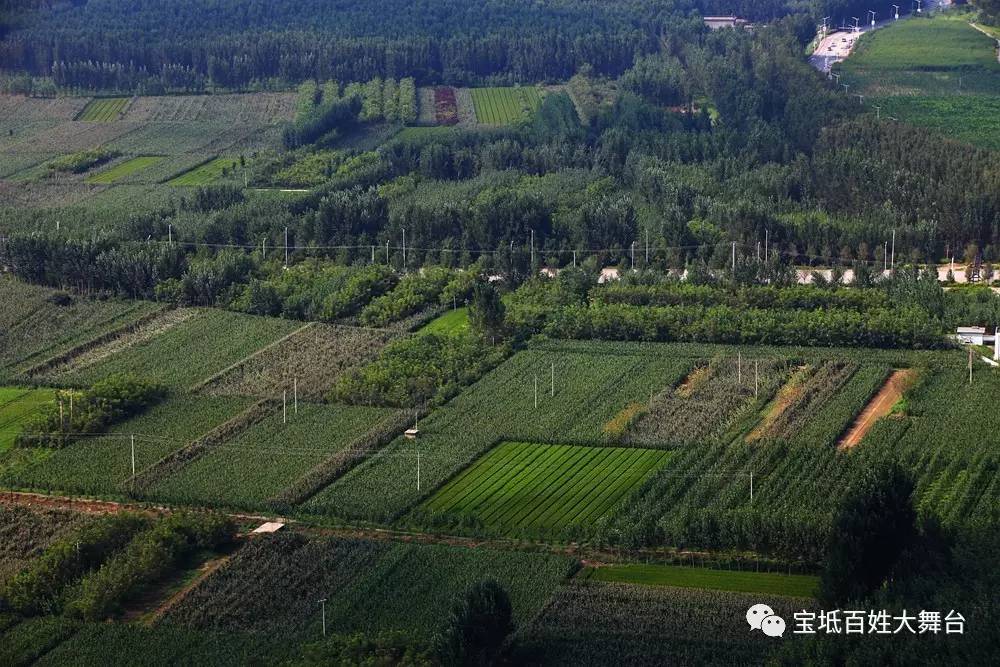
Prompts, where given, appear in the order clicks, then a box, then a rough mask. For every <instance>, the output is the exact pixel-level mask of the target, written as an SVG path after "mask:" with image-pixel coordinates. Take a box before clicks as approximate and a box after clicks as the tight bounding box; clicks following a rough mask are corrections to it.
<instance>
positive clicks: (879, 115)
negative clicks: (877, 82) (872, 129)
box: [875, 104, 882, 120]
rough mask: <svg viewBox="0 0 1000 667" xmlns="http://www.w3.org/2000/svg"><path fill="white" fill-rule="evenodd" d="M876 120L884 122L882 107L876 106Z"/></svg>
mask: <svg viewBox="0 0 1000 667" xmlns="http://www.w3.org/2000/svg"><path fill="white" fill-rule="evenodd" d="M875 120H882V107H880V106H878V105H877V104H876V105H875Z"/></svg>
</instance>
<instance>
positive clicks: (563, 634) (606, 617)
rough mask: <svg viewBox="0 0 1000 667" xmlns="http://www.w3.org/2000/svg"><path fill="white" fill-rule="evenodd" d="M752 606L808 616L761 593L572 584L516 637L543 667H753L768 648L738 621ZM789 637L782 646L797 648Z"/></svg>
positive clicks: (805, 605)
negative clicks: (718, 666)
mask: <svg viewBox="0 0 1000 667" xmlns="http://www.w3.org/2000/svg"><path fill="white" fill-rule="evenodd" d="M755 604H766V605H768V606H769V607H770V608H772V609H773V610H774V611H775V613H776V614H777V615H779V616H781V617H782V618H786V619H787V618H792V614H793V613H794V612H796V611H801V610H802V609H809V608H810V604H809V601H808V600H800V599H795V598H783V597H776V596H768V595H762V594H760V593H737V592H730V591H713V590H697V589H692V588H671V587H660V586H637V585H628V584H608V583H597V582H592V583H584V582H577V583H574V584H573V585H570V586H565V587H563V588H562V589H560V590H559V591H558V592H557V593H556V594H555V596H554V597H553V599H552V601H551V602H550V603H549V605H548V606H547V607H546V611H545V613H544V614H542V615H541V616H539V617H538V618H537V619H536V620H535V622H534V623H532V624H531V626H530V627H529V628H527V629H526V630H524V631H523V632H521V633H519V634H520V636H521V640H522V646H523V650H524V651H525V652H526V654H527V655H531V656H533V657H534V659H535V660H537V661H539V662H541V663H543V664H546V665H567V666H568V665H595V666H596V665H608V664H626V665H630V664H668V665H669V664H683V665H696V664H739V665H743V664H746V665H750V664H760V663H761V662H765V661H766V659H767V656H768V655H769V653H770V652H771V651H772V650H773V648H774V644H773V640H772V639H771V638H770V637H766V636H764V635H762V634H761V633H759V632H756V633H751V632H749V631H748V629H747V625H746V622H745V620H744V619H743V615H744V614H745V613H746V610H747V609H748V608H749V607H751V606H752V605H755ZM790 629H791V628H789V631H788V632H786V633H785V635H784V640H783V641H784V642H792V641H796V638H793V636H792V635H791V634H790Z"/></svg>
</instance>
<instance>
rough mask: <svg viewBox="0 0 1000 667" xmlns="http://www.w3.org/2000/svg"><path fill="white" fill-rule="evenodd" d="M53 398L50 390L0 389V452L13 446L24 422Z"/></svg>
mask: <svg viewBox="0 0 1000 667" xmlns="http://www.w3.org/2000/svg"><path fill="white" fill-rule="evenodd" d="M54 396H55V392H54V391H53V390H51V389H21V388H19V387H0V452H3V451H4V450H6V449H8V448H10V447H11V446H12V445H13V444H14V438H15V437H17V434H18V433H20V432H21V428H22V427H23V425H24V422H25V421H27V420H28V419H30V418H31V416H32V415H34V414H35V413H36V412H38V410H39V409H40V408H41V407H42V406H43V405H45V404H46V403H48V402H50V401H51V400H52V398H53V397H54Z"/></svg>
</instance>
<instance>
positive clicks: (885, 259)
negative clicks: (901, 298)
mask: <svg viewBox="0 0 1000 667" xmlns="http://www.w3.org/2000/svg"><path fill="white" fill-rule="evenodd" d="M888 270H889V242H888V241H885V242H884V243H883V244H882V273H885V272H886V271H888Z"/></svg>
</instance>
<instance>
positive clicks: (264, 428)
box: [149, 399, 393, 509]
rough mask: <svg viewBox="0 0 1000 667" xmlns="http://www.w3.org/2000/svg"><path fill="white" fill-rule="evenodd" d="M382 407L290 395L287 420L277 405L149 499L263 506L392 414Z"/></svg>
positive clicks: (158, 488)
mask: <svg viewBox="0 0 1000 667" xmlns="http://www.w3.org/2000/svg"><path fill="white" fill-rule="evenodd" d="M392 415H393V412H392V411H390V410H385V409H381V408H367V407H347V406H333V407H329V406H321V405H310V404H300V405H299V406H298V409H297V410H294V409H293V407H292V405H291V399H289V406H288V414H287V422H285V417H283V415H282V408H281V406H280V405H276V406H274V412H273V414H272V415H271V416H269V417H267V418H265V419H264V420H263V421H261V422H259V423H257V424H254V425H253V426H250V427H249V428H248V429H247V430H246V431H244V432H242V433H240V434H238V435H237V436H236V437H235V438H233V439H231V440H227V441H226V442H224V443H222V444H218V445H215V446H213V447H211V448H210V449H209V450H208V451H207V452H206V453H205V454H204V455H203V456H201V457H199V458H198V459H196V460H194V461H191V462H189V463H187V465H185V466H184V467H183V468H181V469H180V470H179V471H178V472H175V473H173V474H172V475H170V476H169V477H167V478H166V479H165V480H163V481H162V482H160V483H159V484H157V485H156V486H154V487H153V488H152V489H151V490H150V491H149V495H151V496H152V497H153V498H156V499H160V500H163V501H167V502H172V503H182V504H186V505H191V504H198V505H209V506H224V507H239V508H248V509H255V508H259V507H265V506H266V505H267V503H268V501H269V499H271V498H274V497H276V496H278V495H279V494H280V493H281V492H282V491H283V490H284V489H285V487H286V486H288V485H290V484H292V483H293V482H295V481H296V479H298V478H299V477H300V476H302V475H304V474H305V473H307V472H308V471H309V470H310V469H312V468H313V467H315V466H318V465H320V464H322V463H323V462H324V461H326V460H327V459H328V458H330V457H332V456H334V455H335V454H337V453H338V452H339V451H340V450H341V449H342V448H343V447H344V446H345V445H347V444H349V443H350V442H352V441H353V440H355V439H356V438H358V437H360V436H361V435H363V434H364V433H365V432H366V431H367V430H368V429H371V428H374V427H375V426H376V425H377V424H378V423H379V422H381V421H383V420H385V419H387V418H389V417H391V416H392Z"/></svg>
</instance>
